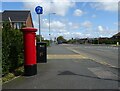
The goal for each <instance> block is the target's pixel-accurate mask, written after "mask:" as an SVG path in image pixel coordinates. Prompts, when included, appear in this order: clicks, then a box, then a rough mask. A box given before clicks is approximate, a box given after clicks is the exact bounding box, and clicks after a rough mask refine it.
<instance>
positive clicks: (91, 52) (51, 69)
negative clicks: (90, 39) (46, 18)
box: [2, 44, 119, 89]
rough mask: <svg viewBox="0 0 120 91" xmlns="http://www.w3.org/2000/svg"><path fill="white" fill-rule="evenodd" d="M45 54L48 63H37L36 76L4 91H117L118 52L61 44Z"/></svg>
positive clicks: (10, 84) (22, 78)
mask: <svg viewBox="0 0 120 91" xmlns="http://www.w3.org/2000/svg"><path fill="white" fill-rule="evenodd" d="M98 49H99V50H98ZM47 52H48V55H47V59H48V60H47V63H38V64H37V75H35V76H30V77H26V76H20V77H18V78H16V79H14V80H12V81H9V82H8V83H6V84H3V86H2V87H3V89H118V87H119V79H118V78H119V77H118V66H117V58H116V57H117V49H114V48H111V49H107V47H106V46H104V47H102V48H98V46H85V45H64V44H63V45H52V46H51V47H48V50H47ZM103 59H104V60H103ZM102 62H103V63H102ZM105 63H106V64H110V65H111V66H110V65H106V64H105ZM112 66H115V67H112Z"/></svg>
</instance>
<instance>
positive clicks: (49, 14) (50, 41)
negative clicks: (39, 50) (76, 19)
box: [49, 13, 51, 45]
mask: <svg viewBox="0 0 120 91" xmlns="http://www.w3.org/2000/svg"><path fill="white" fill-rule="evenodd" d="M49 37H50V41H49V42H50V45H51V35H50V13H49Z"/></svg>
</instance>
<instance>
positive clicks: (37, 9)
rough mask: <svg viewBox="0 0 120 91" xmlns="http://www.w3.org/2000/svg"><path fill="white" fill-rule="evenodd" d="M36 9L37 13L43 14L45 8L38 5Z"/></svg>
mask: <svg viewBox="0 0 120 91" xmlns="http://www.w3.org/2000/svg"><path fill="white" fill-rule="evenodd" d="M35 11H36V13H37V14H42V13H43V8H42V7H41V6H37V7H36V8H35Z"/></svg>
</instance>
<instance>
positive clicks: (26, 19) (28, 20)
mask: <svg viewBox="0 0 120 91" xmlns="http://www.w3.org/2000/svg"><path fill="white" fill-rule="evenodd" d="M5 21H9V22H10V25H11V27H13V28H14V29H21V28H22V27H23V26H25V27H34V25H33V21H32V16H31V13H30V11H29V10H5V11H4V12H2V22H5Z"/></svg>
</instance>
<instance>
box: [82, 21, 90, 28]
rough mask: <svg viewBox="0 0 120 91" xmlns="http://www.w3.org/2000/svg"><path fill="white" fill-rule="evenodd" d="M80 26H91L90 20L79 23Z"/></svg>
mask: <svg viewBox="0 0 120 91" xmlns="http://www.w3.org/2000/svg"><path fill="white" fill-rule="evenodd" d="M81 26H82V27H85V28H90V27H92V23H91V22H90V21H85V22H83V23H82V24H81Z"/></svg>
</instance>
